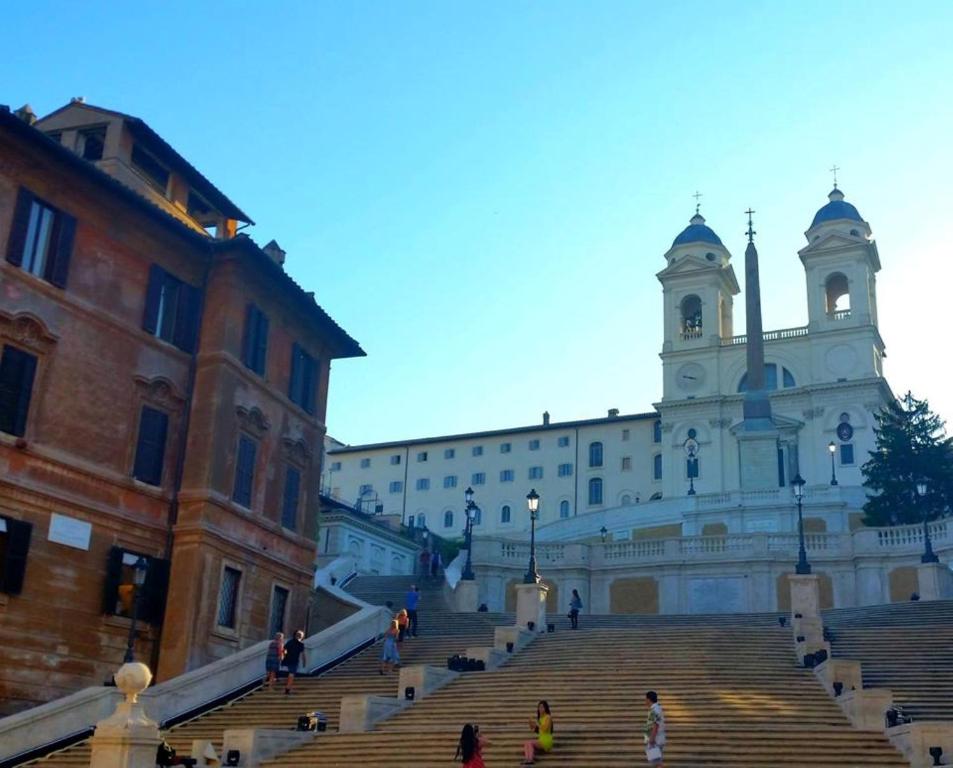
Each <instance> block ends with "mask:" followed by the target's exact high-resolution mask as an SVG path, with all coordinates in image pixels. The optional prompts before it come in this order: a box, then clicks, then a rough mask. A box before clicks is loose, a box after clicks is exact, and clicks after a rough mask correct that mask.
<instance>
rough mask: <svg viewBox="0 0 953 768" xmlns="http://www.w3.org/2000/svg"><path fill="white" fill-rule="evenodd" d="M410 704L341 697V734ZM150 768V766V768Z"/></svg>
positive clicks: (361, 696) (362, 696)
mask: <svg viewBox="0 0 953 768" xmlns="http://www.w3.org/2000/svg"><path fill="white" fill-rule="evenodd" d="M409 703H410V702H408V701H405V700H404V699H398V698H395V697H392V696H374V695H369V694H363V693H353V694H348V695H346V696H342V697H341V717H340V722H339V724H338V730H339V731H340V732H341V733H362V732H364V731H370V730H373V728H374V723H377V722H379V721H381V720H386V719H387V718H388V717H391V716H392V715H395V714H397V713H398V712H400V710H402V709H403V708H404V707H406V706H408V704H409ZM150 768H152V766H150Z"/></svg>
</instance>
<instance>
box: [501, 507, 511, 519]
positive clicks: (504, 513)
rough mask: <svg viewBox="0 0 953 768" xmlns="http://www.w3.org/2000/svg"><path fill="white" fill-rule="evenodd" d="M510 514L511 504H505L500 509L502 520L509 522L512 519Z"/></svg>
mask: <svg viewBox="0 0 953 768" xmlns="http://www.w3.org/2000/svg"><path fill="white" fill-rule="evenodd" d="M510 514H511V512H510V505H509V504H504V505H503V507H502V508H501V509H500V522H501V523H508V522H509V521H510Z"/></svg>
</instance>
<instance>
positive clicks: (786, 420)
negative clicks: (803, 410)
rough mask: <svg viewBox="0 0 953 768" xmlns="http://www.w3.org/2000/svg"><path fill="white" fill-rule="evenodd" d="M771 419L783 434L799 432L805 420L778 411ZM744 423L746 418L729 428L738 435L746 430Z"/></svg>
mask: <svg viewBox="0 0 953 768" xmlns="http://www.w3.org/2000/svg"><path fill="white" fill-rule="evenodd" d="M771 421H773V422H774V428H775V429H776V430H777V431H778V432H780V433H781V434H784V433H790V432H798V431H800V429H801V428H802V427H803V426H804V422H803V421H800V420H799V419H792V418H791V417H789V416H782V415H780V414H777V413H775V414H773V415H772V416H771ZM744 424H745V420H744V419H738V420H737V421H735V422H734V423H733V424H732V425H731V426H730V427H729V428H728V431H729V432H731V434H733V435H737V434H738V433H739V432H743V431H744Z"/></svg>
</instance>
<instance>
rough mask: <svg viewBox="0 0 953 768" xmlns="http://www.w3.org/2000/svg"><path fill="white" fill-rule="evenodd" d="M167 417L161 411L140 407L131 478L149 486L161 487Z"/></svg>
mask: <svg viewBox="0 0 953 768" xmlns="http://www.w3.org/2000/svg"><path fill="white" fill-rule="evenodd" d="M168 431H169V415H168V414H167V413H164V412H163V411H159V410H156V409H155V408H150V407H149V406H148V405H144V406H142V411H141V412H140V414H139V440H138V442H137V443H136V461H135V464H134V465H133V470H132V476H133V477H134V478H136V480H139V481H140V482H143V483H148V484H149V485H162V466H163V464H164V462H165V443H166V435H167V434H168Z"/></svg>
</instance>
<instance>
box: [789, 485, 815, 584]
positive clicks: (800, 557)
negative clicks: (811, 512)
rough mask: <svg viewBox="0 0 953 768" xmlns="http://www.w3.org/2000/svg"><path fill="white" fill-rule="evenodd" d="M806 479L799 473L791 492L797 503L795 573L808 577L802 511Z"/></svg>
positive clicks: (808, 568) (808, 567)
mask: <svg viewBox="0 0 953 768" xmlns="http://www.w3.org/2000/svg"><path fill="white" fill-rule="evenodd" d="M804 486H805V482H804V478H803V477H801V473H800V472H798V473H797V475H795V476H794V479H793V480H792V481H791V490H792V492H793V493H794V500H795V501H796V502H797V541H798V548H797V565H796V566H795V568H794V572H795V573H796V574H798V575H800V576H806V575H807V574H809V573H810V572H811V564H810V563H809V562H808V561H807V549H806V548H805V547H804V515H803V511H802V508H801V507H802V502H803V500H804Z"/></svg>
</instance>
